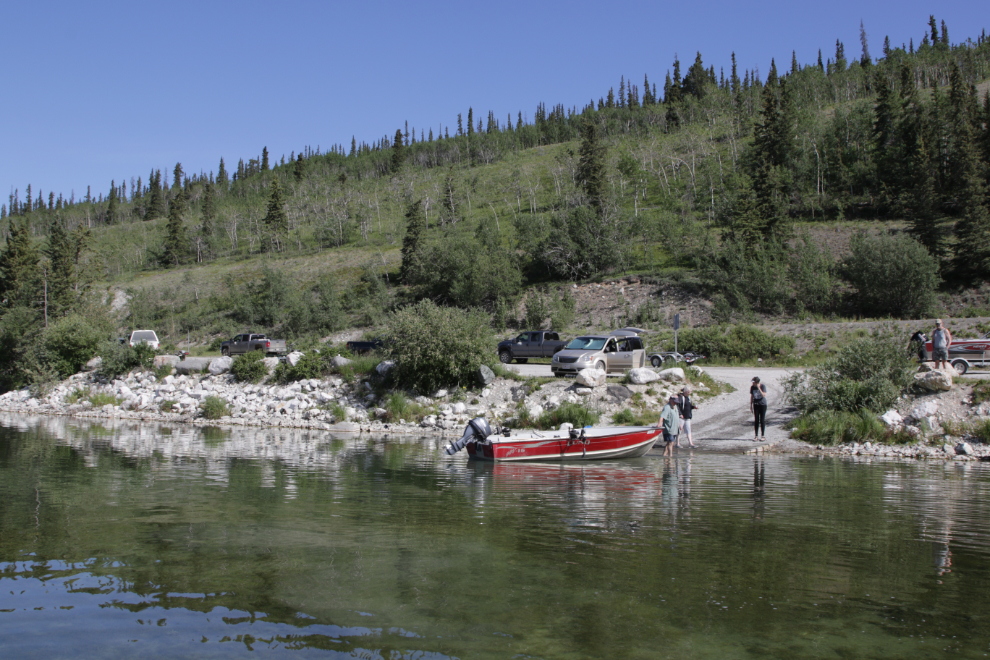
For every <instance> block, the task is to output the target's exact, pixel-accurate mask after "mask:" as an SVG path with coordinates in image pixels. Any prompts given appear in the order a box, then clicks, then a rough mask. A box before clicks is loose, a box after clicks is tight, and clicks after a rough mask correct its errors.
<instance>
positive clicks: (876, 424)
mask: <svg viewBox="0 0 990 660" xmlns="http://www.w3.org/2000/svg"><path fill="white" fill-rule="evenodd" d="M791 429H792V430H791V436H792V437H794V438H797V439H798V440H803V441H804V442H809V443H811V444H815V445H837V444H839V443H842V442H867V441H872V442H882V443H885V444H906V443H910V442H913V441H914V438H912V437H911V436H910V435H908V434H907V433H904V432H903V431H898V432H894V431H891V430H890V429H888V428H887V426H886V425H885V424H884V423H883V421H881V420H880V418H879V417H877V414H876V413H875V412H873V411H870V410H865V409H864V410H859V411H857V412H846V411H843V412H835V411H824V410H819V411H817V412H814V413H811V414H808V415H802V416H801V417H798V418H797V419H795V420H794V421H793V422H792V424H791Z"/></svg>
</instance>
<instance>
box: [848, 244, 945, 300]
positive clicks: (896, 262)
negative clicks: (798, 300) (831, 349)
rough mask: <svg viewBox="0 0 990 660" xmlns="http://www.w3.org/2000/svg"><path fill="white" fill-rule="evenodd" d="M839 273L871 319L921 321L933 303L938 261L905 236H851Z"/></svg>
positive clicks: (936, 283)
mask: <svg viewBox="0 0 990 660" xmlns="http://www.w3.org/2000/svg"><path fill="white" fill-rule="evenodd" d="M849 247H850V251H851V252H850V255H849V256H848V257H847V258H846V260H845V263H844V266H843V270H844V273H845V277H846V279H848V280H849V283H850V284H852V286H853V287H854V288H855V289H856V292H857V294H858V295H857V296H856V297H855V300H856V302H857V304H858V305H859V308H860V310H861V311H863V312H864V313H868V314H869V315H871V316H887V315H889V316H894V317H897V318H922V317H923V316H925V314H927V313H928V312H929V311H931V310H932V309H933V308H934V306H935V303H936V302H937V298H936V292H937V290H938V286H939V284H941V282H942V278H941V277H939V274H938V267H939V265H938V259H936V258H935V257H933V256H932V255H931V254H929V252H928V249H927V248H925V246H924V245H922V244H921V243H919V242H918V241H916V240H914V239H913V238H911V237H910V236H908V235H906V234H882V235H880V236H869V235H868V234H866V233H860V234H857V235H855V236H853V238H852V241H851V243H850V245H849Z"/></svg>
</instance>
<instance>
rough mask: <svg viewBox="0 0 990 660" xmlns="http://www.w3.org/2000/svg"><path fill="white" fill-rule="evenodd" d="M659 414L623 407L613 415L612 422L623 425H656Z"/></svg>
mask: <svg viewBox="0 0 990 660" xmlns="http://www.w3.org/2000/svg"><path fill="white" fill-rule="evenodd" d="M659 419H660V415H659V414H655V413H651V412H640V413H635V412H633V411H632V409H631V408H623V409H622V410H620V411H619V412H617V413H615V414H614V415H612V423H613V424H619V425H623V426H656V424H657V421H658V420H659Z"/></svg>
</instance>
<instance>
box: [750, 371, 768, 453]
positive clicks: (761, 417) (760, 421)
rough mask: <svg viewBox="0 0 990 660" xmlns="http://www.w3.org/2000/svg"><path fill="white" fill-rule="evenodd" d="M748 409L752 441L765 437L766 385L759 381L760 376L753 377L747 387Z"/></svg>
mask: <svg viewBox="0 0 990 660" xmlns="http://www.w3.org/2000/svg"><path fill="white" fill-rule="evenodd" d="M749 410H750V412H752V413H753V436H754V437H753V442H759V441H760V438H761V437H762V439H763V440H764V441H765V440H766V439H767V387H766V385H763V384H762V383H760V377H759V376H754V377H753V386H752V387H750V388H749Z"/></svg>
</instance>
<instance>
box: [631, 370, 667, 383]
mask: <svg viewBox="0 0 990 660" xmlns="http://www.w3.org/2000/svg"><path fill="white" fill-rule="evenodd" d="M628 373H629V380H630V381H631V382H632V383H633V385H646V384H647V383H652V382H653V381H655V380H659V379H660V376H658V375H657V372H655V371H653V370H652V369H646V368H645V367H640V368H636V369H630V370H629V371H628Z"/></svg>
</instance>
